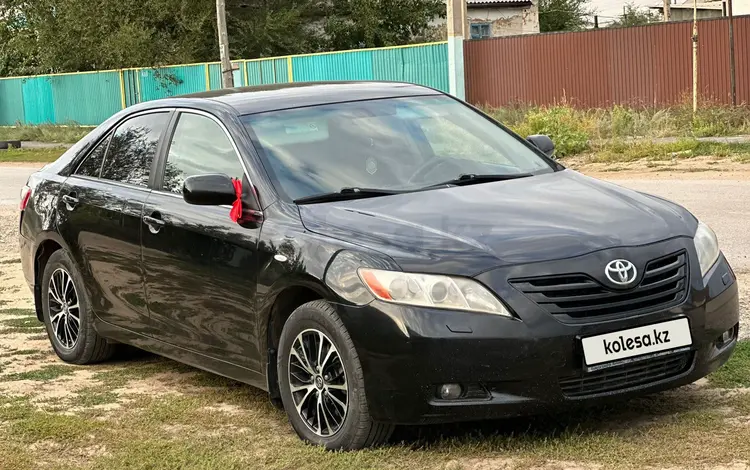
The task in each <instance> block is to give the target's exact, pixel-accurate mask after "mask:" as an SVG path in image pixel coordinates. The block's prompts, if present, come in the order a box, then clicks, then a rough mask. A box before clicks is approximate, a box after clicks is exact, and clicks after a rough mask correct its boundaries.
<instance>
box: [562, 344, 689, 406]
mask: <svg viewBox="0 0 750 470" xmlns="http://www.w3.org/2000/svg"><path fill="white" fill-rule="evenodd" d="M691 359H692V353H691V352H690V351H686V352H682V353H679V354H671V355H668V356H661V357H656V358H653V359H646V360H643V361H640V362H631V363H628V364H624V365H621V366H615V367H611V368H608V369H603V370H598V371H595V372H582V373H581V374H580V375H578V376H576V377H565V378H561V379H560V388H561V389H562V391H563V393H564V394H565V396H567V397H571V398H577V397H584V396H586V395H596V394H600V393H608V392H616V391H619V390H625V389H628V388H632V387H638V386H643V385H648V384H651V383H654V382H658V381H660V380H664V379H668V378H671V377H675V376H678V375H680V374H682V373H683V372H685V371H686V370H687V369H688V368H689V367H690V365H691V362H692V361H691Z"/></svg>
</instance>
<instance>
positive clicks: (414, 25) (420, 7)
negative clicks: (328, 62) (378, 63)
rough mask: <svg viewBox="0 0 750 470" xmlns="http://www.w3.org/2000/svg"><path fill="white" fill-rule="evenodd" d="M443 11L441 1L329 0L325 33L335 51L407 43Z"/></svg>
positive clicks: (442, 15) (443, 15)
mask: <svg viewBox="0 0 750 470" xmlns="http://www.w3.org/2000/svg"><path fill="white" fill-rule="evenodd" d="M445 14H446V7H445V2H444V1H443V0H419V1H414V0H412V1H409V2H404V1H402V0H331V2H330V4H329V7H328V8H327V15H326V21H325V33H326V35H327V36H328V45H329V47H330V48H331V49H334V50H336V49H352V48H359V47H381V46H388V45H392V44H406V43H408V42H410V41H411V39H412V38H414V37H417V36H420V35H422V34H424V32H425V31H427V30H428V29H429V27H430V22H431V21H432V20H433V19H434V18H436V17H445Z"/></svg>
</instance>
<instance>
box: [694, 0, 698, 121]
mask: <svg viewBox="0 0 750 470" xmlns="http://www.w3.org/2000/svg"><path fill="white" fill-rule="evenodd" d="M697 112H698V0H693V115H694V116H695V113H697Z"/></svg>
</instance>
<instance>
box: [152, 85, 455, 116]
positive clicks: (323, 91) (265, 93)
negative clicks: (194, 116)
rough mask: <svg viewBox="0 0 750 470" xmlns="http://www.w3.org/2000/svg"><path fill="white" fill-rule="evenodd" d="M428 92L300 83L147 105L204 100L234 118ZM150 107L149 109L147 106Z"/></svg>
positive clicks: (216, 92)
mask: <svg viewBox="0 0 750 470" xmlns="http://www.w3.org/2000/svg"><path fill="white" fill-rule="evenodd" d="M440 94H443V93H442V92H440V91H438V90H434V89H432V88H428V87H424V86H420V85H414V84H411V83H400V82H301V83H282V84H275V85H263V86H250V87H237V88H225V89H222V90H214V91H205V92H201V93H193V94H189V95H182V96H176V97H174V98H166V99H161V100H155V101H150V102H149V103H151V104H152V105H153V107H164V106H171V105H175V106H182V105H190V104H192V105H196V106H198V107H199V104H200V102H204V103H205V101H206V100H210V101H218V102H221V103H225V104H227V105H229V106H231V107H233V108H234V109H235V110H236V111H237V113H238V114H240V115H246V114H256V113H263V112H266V111H276V110H281V109H289V108H299V107H305V106H317V105H322V104H330V103H342V102H348V101H362V100H373V99H382V98H398V97H406V96H423V95H440ZM149 107H151V106H149Z"/></svg>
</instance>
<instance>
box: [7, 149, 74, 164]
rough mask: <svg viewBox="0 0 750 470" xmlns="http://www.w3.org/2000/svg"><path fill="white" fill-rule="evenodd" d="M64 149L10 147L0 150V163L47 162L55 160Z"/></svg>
mask: <svg viewBox="0 0 750 470" xmlns="http://www.w3.org/2000/svg"><path fill="white" fill-rule="evenodd" d="M64 151H65V149H63V148H52V149H23V148H22V149H12V150H0V163H5V162H14V163H15V162H35V163H36V162H39V163H49V162H54V161H55V160H57V159H58V158H59V157H60V155H62V154H63V152H64Z"/></svg>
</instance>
